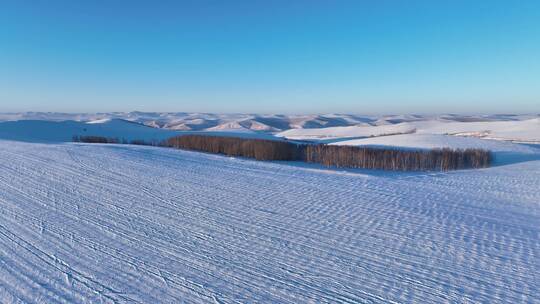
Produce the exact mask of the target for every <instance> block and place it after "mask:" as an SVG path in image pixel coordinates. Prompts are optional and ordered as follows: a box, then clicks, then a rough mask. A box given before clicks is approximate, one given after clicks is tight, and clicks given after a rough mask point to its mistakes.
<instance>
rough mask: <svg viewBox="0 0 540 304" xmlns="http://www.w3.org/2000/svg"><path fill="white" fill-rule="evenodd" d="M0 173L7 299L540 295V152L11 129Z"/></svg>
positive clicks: (3, 294) (528, 298)
mask: <svg viewBox="0 0 540 304" xmlns="http://www.w3.org/2000/svg"><path fill="white" fill-rule="evenodd" d="M105 124H106V123H105ZM95 125H99V124H95ZM102 125H103V124H102ZM87 126H89V125H87ZM69 136H71V134H69ZM381 138H382V137H381ZM434 138H435V137H434ZM434 138H427V137H415V140H417V142H418V143H420V144H422V142H423V140H425V141H427V140H428V139H429V140H432V139H434ZM395 139H396V140H398V139H399V137H398V138H395ZM409 139H410V138H407V137H404V138H402V139H401V141H402V142H403V143H406V142H407V141H408V140H409ZM370 140H375V139H370ZM439 140H441V141H442V140H446V138H442V137H441V138H440V139H439ZM452 140H453V139H452ZM464 140H465V141H467V140H468V139H466V138H464ZM465 141H464V142H463V143H460V144H467V143H466V142H465ZM488 142H491V141H488ZM503 144H504V143H503ZM531 153H532V152H531ZM0 172H1V174H0V189H1V190H0V264H1V266H0V302H1V303H124V302H138V303H139V302H143V303H180V302H190V303H209V302H213V303H238V302H243V303H262V302H264V303H307V302H317V303H413V302H416V303H441V302H452V303H464V302H475V303H476V302H482V303H503V302H505V303H535V302H540V280H538V274H539V273H540V259H539V258H538V257H539V256H540V191H538V189H539V185H540V160H538V159H536V160H530V161H524V162H517V163H510V164H507V165H504V166H496V167H492V168H486V169H480V170H463V171H454V172H450V173H427V174H420V173H388V172H384V173H382V172H370V171H348V172H340V171H333V170H325V169H322V168H317V167H312V168H304V167H301V166H297V165H295V164H287V163H268V162H256V161H249V160H244V159H235V158H228V157H222V156H217V155H210V154H204V153H195V152H187V151H179V150H172V149H164V148H152V147H139V146H130V145H90V144H74V143H67V144H65V143H64V144H60V143H49V144H41V143H27V142H20V141H5V140H0Z"/></svg>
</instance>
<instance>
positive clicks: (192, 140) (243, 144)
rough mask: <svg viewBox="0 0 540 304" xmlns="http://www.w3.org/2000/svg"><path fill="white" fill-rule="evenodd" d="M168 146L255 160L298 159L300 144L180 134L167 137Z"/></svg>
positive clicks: (299, 156) (166, 143)
mask: <svg viewBox="0 0 540 304" xmlns="http://www.w3.org/2000/svg"><path fill="white" fill-rule="evenodd" d="M165 145H166V146H168V147H173V148H177V149H188V150H195V151H204V152H210V153H216V154H225V155H228V156H241V157H248V158H254V159H257V160H299V159H301V158H302V151H301V150H302V149H301V145H295V144H291V143H289V142H284V141H275V140H263V139H246V138H236V137H222V136H201V135H182V136H177V137H173V138H170V139H168V140H167V141H166V142H165Z"/></svg>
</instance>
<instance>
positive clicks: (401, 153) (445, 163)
mask: <svg viewBox="0 0 540 304" xmlns="http://www.w3.org/2000/svg"><path fill="white" fill-rule="evenodd" d="M73 141H76V142H86V143H109V144H111V143H112V144H136V145H153V146H162V147H170V148H176V149H186V150H193V151H202V152H208V153H214V154H223V155H227V156H238V157H246V158H254V159H256V160H263V161H273V160H281V161H304V162H308V163H317V164H322V165H324V166H328V167H340V168H361V169H379V170H396V171H448V170H459V169H467V168H484V167H489V166H490V164H491V162H492V154H491V152H489V151H487V150H483V149H449V148H444V149H431V150H409V149H407V150H400V149H388V148H370V147H354V146H332V145H325V144H299V143H294V142H288V141H276V140H266V139H253V138H237V137H223V136H209V135H193V134H190V135H180V136H176V137H172V138H169V139H167V140H164V141H160V142H158V141H151V142H148V141H144V140H131V141H127V140H125V139H118V138H109V137H102V136H74V137H73Z"/></svg>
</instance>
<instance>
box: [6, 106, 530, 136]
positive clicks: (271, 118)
mask: <svg viewBox="0 0 540 304" xmlns="http://www.w3.org/2000/svg"><path fill="white" fill-rule="evenodd" d="M538 117H540V116H539V114H524V115H516V114H495V115H458V114H441V115H353V114H314V115H282V114H212V113H187V112H140V111H134V112H108V113H60V112H21V113H0V122H2V121H19V120H38V121H57V122H58V121H78V122H92V121H101V120H107V119H109V120H112V119H121V120H127V121H131V122H136V123H139V124H143V125H146V126H149V127H153V128H158V129H167V130H177V131H234V132H257V133H278V132H282V131H286V130H290V129H319V128H329V127H351V126H382V125H396V124H400V123H405V122H420V121H429V120H438V121H442V122H444V121H447V122H487V121H519V120H526V119H532V118H538Z"/></svg>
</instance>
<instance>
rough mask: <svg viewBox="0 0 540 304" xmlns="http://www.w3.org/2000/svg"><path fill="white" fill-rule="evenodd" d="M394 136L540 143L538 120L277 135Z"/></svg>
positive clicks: (438, 122) (335, 129) (432, 123)
mask: <svg viewBox="0 0 540 304" xmlns="http://www.w3.org/2000/svg"><path fill="white" fill-rule="evenodd" d="M395 133H418V134H450V135H461V136H473V137H482V138H489V139H497V140H512V141H521V142H531V143H540V118H533V119H526V120H516V121H514V120H513V121H481V122H455V121H445V120H418V121H408V122H401V123H396V124H384V125H377V126H349V127H333V128H319V129H291V130H287V131H283V132H281V133H278V134H277V136H280V137H286V138H290V139H296V140H302V139H303V140H312V139H319V140H320V139H343V138H351V139H353V138H361V137H369V136H381V135H387V134H395Z"/></svg>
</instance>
